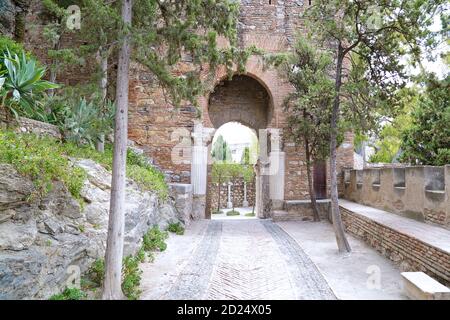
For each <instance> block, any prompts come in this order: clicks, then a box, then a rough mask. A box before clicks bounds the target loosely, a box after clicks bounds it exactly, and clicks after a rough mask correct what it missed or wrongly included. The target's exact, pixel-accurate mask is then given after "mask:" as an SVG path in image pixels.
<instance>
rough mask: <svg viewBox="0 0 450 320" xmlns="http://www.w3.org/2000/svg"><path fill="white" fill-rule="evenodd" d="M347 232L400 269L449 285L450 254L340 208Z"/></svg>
mask: <svg viewBox="0 0 450 320" xmlns="http://www.w3.org/2000/svg"><path fill="white" fill-rule="evenodd" d="M341 214H342V221H343V223H344V225H345V228H346V231H347V232H349V233H351V234H353V235H355V236H357V237H358V238H360V239H362V240H364V241H365V242H367V243H368V244H370V245H371V246H372V247H374V248H375V249H376V250H377V251H378V252H380V253H381V254H382V255H384V256H385V257H387V258H389V259H390V260H392V261H394V262H395V263H397V264H399V265H400V269H401V270H402V271H423V272H425V273H427V274H428V275H430V276H431V277H433V278H435V279H437V280H438V281H440V282H442V283H443V284H445V285H447V286H448V285H449V284H450V254H449V253H448V252H444V251H442V250H439V249H437V248H435V247H433V246H431V245H429V244H426V243H424V242H422V241H420V240H418V239H416V238H412V237H410V236H407V235H406V234H403V233H401V232H399V231H396V230H394V229H391V228H389V227H387V226H385V225H382V224H379V223H377V222H375V221H373V220H370V219H368V218H366V217H364V216H361V215H359V214H357V213H355V212H352V211H349V210H347V209H345V208H343V207H341Z"/></svg>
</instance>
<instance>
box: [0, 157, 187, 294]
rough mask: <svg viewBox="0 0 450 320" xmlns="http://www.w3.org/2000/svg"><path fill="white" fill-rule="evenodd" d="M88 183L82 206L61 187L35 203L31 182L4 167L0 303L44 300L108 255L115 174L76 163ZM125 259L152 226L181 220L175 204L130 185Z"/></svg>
mask: <svg viewBox="0 0 450 320" xmlns="http://www.w3.org/2000/svg"><path fill="white" fill-rule="evenodd" d="M73 165H76V166H79V167H81V168H83V169H84V170H85V171H86V172H87V174H88V179H87V180H86V181H85V184H84V187H83V190H82V193H81V195H82V198H83V201H82V203H83V204H82V205H80V202H79V201H77V200H76V199H74V198H72V196H71V195H70V193H69V192H68V191H67V189H66V187H65V186H64V185H63V184H62V183H59V182H55V183H54V184H53V188H52V190H51V191H50V192H49V193H48V194H47V195H46V196H45V198H43V199H39V200H38V199H36V198H31V199H30V195H31V194H32V192H33V190H34V185H33V183H32V181H31V180H30V179H28V178H25V177H23V176H21V175H20V174H18V173H17V172H16V171H15V170H14V168H13V167H11V166H10V165H6V164H0V299H45V298H48V297H49V296H50V295H52V294H54V293H57V292H60V291H61V290H62V289H63V288H64V287H65V286H66V281H68V278H69V276H71V275H72V276H73V275H75V276H76V273H77V271H78V270H79V271H80V272H81V273H84V272H86V271H87V270H88V269H89V267H90V266H91V264H92V262H94V261H95V260H96V259H98V258H102V257H103V255H104V250H105V243H106V233H107V227H108V226H107V224H108V211H109V196H110V189H111V174H110V173H109V172H108V171H106V170H105V169H104V168H103V167H102V166H101V165H99V164H97V163H95V162H93V161H91V160H74V161H73ZM126 199H127V202H126V225H125V247H124V251H125V254H126V255H128V254H132V253H135V252H136V251H137V249H138V248H139V247H140V245H141V241H142V236H143V235H144V233H145V232H146V231H147V230H148V229H149V227H151V226H152V225H154V224H158V225H159V226H160V228H162V229H165V228H166V226H167V225H168V223H170V222H178V221H180V217H179V214H178V212H177V211H176V209H175V208H174V206H173V203H172V201H171V200H168V201H166V202H165V203H161V202H160V201H159V199H158V197H157V196H156V195H155V194H153V193H150V192H144V191H142V190H141V189H140V188H139V187H138V185H137V184H136V183H134V182H133V181H131V180H128V181H127V189H126Z"/></svg>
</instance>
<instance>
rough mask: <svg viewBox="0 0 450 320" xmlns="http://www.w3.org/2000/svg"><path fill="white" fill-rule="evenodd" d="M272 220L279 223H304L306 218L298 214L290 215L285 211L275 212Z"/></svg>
mask: <svg viewBox="0 0 450 320" xmlns="http://www.w3.org/2000/svg"><path fill="white" fill-rule="evenodd" d="M272 220H273V221H275V222H277V221H302V220H304V217H302V216H301V215H299V214H296V213H289V212H287V211H285V210H274V211H273V215H272Z"/></svg>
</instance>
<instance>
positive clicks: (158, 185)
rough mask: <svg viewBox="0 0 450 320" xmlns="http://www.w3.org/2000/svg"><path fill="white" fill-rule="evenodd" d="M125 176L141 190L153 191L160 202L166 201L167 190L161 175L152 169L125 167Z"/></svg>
mask: <svg viewBox="0 0 450 320" xmlns="http://www.w3.org/2000/svg"><path fill="white" fill-rule="evenodd" d="M127 176H128V177H129V178H130V179H132V180H134V181H135V182H136V183H137V184H138V185H139V186H140V187H141V188H142V189H144V190H152V191H155V192H156V193H157V194H158V196H159V198H160V199H162V200H165V199H167V197H168V194H169V189H168V187H167V184H166V182H165V180H164V176H163V175H162V173H160V172H159V171H157V170H156V169H154V168H146V167H139V166H137V165H127Z"/></svg>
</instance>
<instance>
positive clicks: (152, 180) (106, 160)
mask: <svg viewBox="0 0 450 320" xmlns="http://www.w3.org/2000/svg"><path fill="white" fill-rule="evenodd" d="M69 158H80V159H91V160H93V161H95V162H97V163H99V164H101V165H102V166H104V167H105V168H106V169H107V170H109V171H111V169H112V159H113V148H112V146H111V145H106V146H105V153H99V152H97V151H95V150H94V149H92V148H91V147H90V146H78V145H76V144H74V143H70V142H64V143H63V142H60V141H58V140H56V139H53V138H50V137H38V136H36V135H34V134H17V133H14V132H12V131H9V130H0V163H8V164H11V165H12V166H13V167H14V168H15V169H16V170H17V171H18V172H19V173H21V174H23V175H26V176H29V177H30V178H31V179H32V180H33V182H34V184H35V186H36V192H35V193H34V194H33V195H32V196H35V195H38V196H40V197H42V196H44V195H45V194H47V193H48V192H49V191H50V190H51V188H52V185H53V181H55V180H59V181H62V182H63V183H64V185H65V186H66V187H67V189H68V190H69V191H70V193H71V194H72V195H73V196H74V198H76V199H80V192H81V189H82V187H83V184H84V181H85V180H86V172H85V171H84V170H83V169H81V168H78V167H76V166H73V165H72V164H71V162H70V161H69ZM127 176H128V177H129V178H130V179H132V180H134V181H135V182H136V183H137V184H138V185H139V186H140V187H141V188H142V189H143V190H146V191H153V192H156V193H157V194H158V196H159V197H160V198H161V199H162V200H165V199H166V198H167V196H168V186H167V184H166V182H165V180H164V175H163V174H162V173H161V172H159V171H158V170H157V169H155V168H154V167H152V166H151V165H148V164H147V163H146V162H145V159H144V157H143V156H142V155H137V154H135V153H134V152H132V151H130V150H128V153H127Z"/></svg>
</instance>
